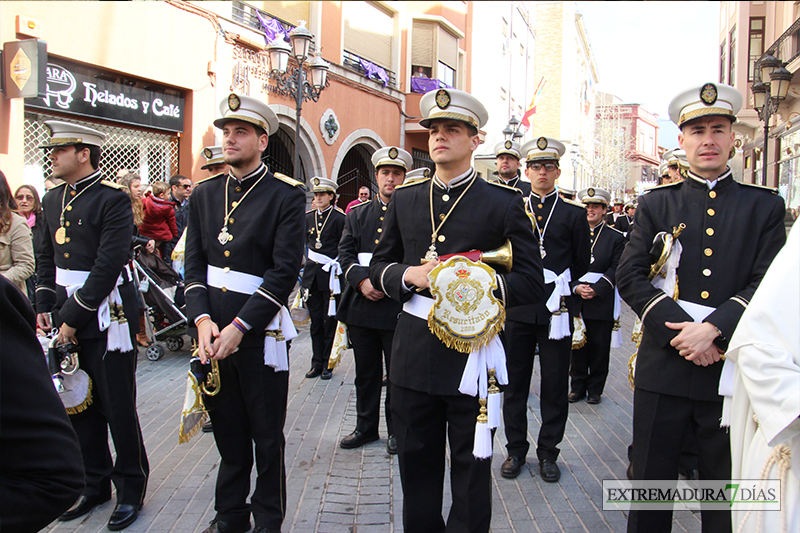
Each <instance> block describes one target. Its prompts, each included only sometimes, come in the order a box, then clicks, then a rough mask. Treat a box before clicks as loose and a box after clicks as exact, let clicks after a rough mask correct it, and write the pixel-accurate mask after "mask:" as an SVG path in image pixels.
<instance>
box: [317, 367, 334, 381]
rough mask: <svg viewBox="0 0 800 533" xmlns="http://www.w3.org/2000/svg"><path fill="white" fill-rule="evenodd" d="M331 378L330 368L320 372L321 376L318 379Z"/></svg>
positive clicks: (331, 371)
mask: <svg viewBox="0 0 800 533" xmlns="http://www.w3.org/2000/svg"><path fill="white" fill-rule="evenodd" d="M332 377H333V370H331V369H330V368H326V369H325V370H323V371H322V375H321V376H320V377H319V379H331V378H332Z"/></svg>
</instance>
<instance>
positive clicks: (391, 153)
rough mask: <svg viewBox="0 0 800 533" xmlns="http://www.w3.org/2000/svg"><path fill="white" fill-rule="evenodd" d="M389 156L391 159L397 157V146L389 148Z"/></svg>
mask: <svg viewBox="0 0 800 533" xmlns="http://www.w3.org/2000/svg"><path fill="white" fill-rule="evenodd" d="M389 157H390V158H391V159H397V148H395V147H394V146H392V147H391V148H389Z"/></svg>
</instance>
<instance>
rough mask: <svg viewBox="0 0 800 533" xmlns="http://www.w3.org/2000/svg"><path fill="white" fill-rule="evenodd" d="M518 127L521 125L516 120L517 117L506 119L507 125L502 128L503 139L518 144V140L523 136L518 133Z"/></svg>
mask: <svg viewBox="0 0 800 533" xmlns="http://www.w3.org/2000/svg"><path fill="white" fill-rule="evenodd" d="M520 126H521V124H520V121H519V120H517V117H511V118H510V119H508V124H506V127H505V128H503V137H505V140H506V141H513V142H519V141H518V139H521V138H522V137H523V134H522V133H521V132H520V131H519V128H520Z"/></svg>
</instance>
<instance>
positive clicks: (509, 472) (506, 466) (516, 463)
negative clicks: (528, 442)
mask: <svg viewBox="0 0 800 533" xmlns="http://www.w3.org/2000/svg"><path fill="white" fill-rule="evenodd" d="M524 464H525V461H524V460H522V459H521V458H519V457H514V456H513V455H509V456H508V459H506V460H505V462H504V463H503V466H501V467H500V475H501V476H503V477H504V478H508V479H514V478H515V477H517V476H518V475H519V473H520V472H522V465H524Z"/></svg>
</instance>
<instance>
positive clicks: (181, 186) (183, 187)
mask: <svg viewBox="0 0 800 533" xmlns="http://www.w3.org/2000/svg"><path fill="white" fill-rule="evenodd" d="M179 187H180V188H182V189H191V188H192V186H191V185H179Z"/></svg>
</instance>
